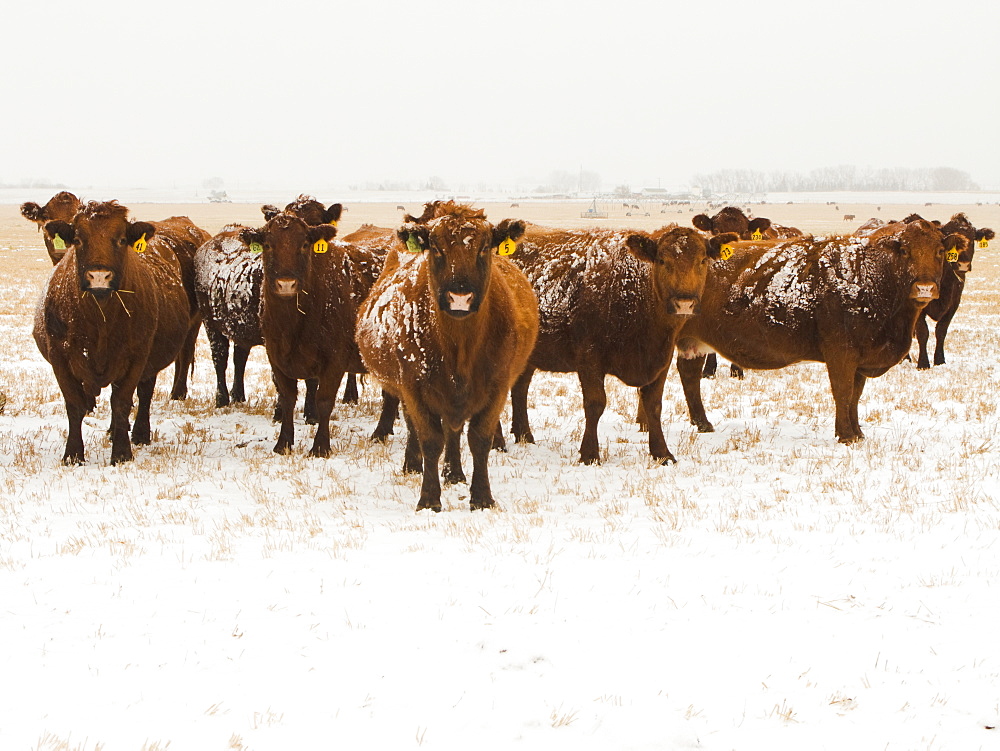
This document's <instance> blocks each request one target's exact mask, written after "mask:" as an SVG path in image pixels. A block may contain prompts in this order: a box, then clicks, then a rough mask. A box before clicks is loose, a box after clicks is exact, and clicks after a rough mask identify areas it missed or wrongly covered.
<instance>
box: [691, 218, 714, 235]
mask: <svg viewBox="0 0 1000 751" xmlns="http://www.w3.org/2000/svg"><path fill="white" fill-rule="evenodd" d="M691 224H693V225H694V227H695V229H700V230H701V231H702V232H711V231H712V220H711V219H709V217H708V215H707V214H698V215H697V216H693V217H691Z"/></svg>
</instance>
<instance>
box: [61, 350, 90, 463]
mask: <svg viewBox="0 0 1000 751" xmlns="http://www.w3.org/2000/svg"><path fill="white" fill-rule="evenodd" d="M53 370H54V371H55V374H56V380H57V381H58V382H59V389H60V390H61V391H62V394H63V401H65V403H66V419H67V421H68V422H69V431H68V432H67V434H66V450H65V451H64V452H63V458H62V460H63V464H83V462H84V456H83V416H84V415H85V414H87V413H88V412H89V411H90V410H91V409H93V406H94V405H93V402H94V397H93V396H91V395H89V394H87V393H86V392H85V391H84V388H83V384H82V383H80V382H79V381H77V380H75V379H73V378H72V377H70V375H69V368H67V367H65V366H61V367H56V368H53ZM60 372H62V373H65V375H60Z"/></svg>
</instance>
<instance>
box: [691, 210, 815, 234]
mask: <svg viewBox="0 0 1000 751" xmlns="http://www.w3.org/2000/svg"><path fill="white" fill-rule="evenodd" d="M691 224H693V225H694V226H695V227H697V228H698V229H700V230H701V231H702V232H707V233H708V234H710V235H719V234H722V233H724V232H735V233H736V234H737V235H739V236H740V239H741V240H777V239H781V238H790V237H801V236H802V232H801V231H800V230H798V229H796V228H795V227H783V226H781V225H780V224H773V223H772V222H771V220H770V219H765V218H764V217H756V218H754V219H750V218H748V217H747V215H746V214H744V213H743V210H742V209H739V208H737V207H735V206H726V207H725V208H723V209H721V210H720V211H719V212H718V213H717V214H716V215H715V216H713V217H709V216H708V215H707V214H697V215H696V216H693V217H691ZM755 235H759V237H755Z"/></svg>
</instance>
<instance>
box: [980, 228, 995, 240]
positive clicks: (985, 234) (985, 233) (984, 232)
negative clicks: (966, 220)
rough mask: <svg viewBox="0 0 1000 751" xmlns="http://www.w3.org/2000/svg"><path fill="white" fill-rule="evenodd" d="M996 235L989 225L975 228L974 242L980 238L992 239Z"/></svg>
mask: <svg viewBox="0 0 1000 751" xmlns="http://www.w3.org/2000/svg"><path fill="white" fill-rule="evenodd" d="M996 236H997V235H996V232H994V231H993V230H991V229H990V228H989V227H984V228H983V229H977V230H976V242H979V241H980V240H992V239H993V238H994V237H996Z"/></svg>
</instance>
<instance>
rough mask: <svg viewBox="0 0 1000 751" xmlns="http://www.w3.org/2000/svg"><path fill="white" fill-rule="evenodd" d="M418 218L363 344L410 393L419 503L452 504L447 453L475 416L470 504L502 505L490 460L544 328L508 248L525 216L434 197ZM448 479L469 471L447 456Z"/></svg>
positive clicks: (361, 317) (361, 321)
mask: <svg viewBox="0 0 1000 751" xmlns="http://www.w3.org/2000/svg"><path fill="white" fill-rule="evenodd" d="M427 209H428V210H427V211H425V212H424V217H422V220H421V221H413V217H407V224H404V225H403V227H402V228H401V229H400V230H399V239H400V241H401V242H402V243H403V244H404V245H405V246H406V247H407V248H408V249H409V250H411V251H413V252H414V253H415V255H412V256H407V257H403V258H401V257H400V255H401V254H403V253H404V251H402V250H400V251H393V252H391V253H390V255H389V258H388V259H387V260H386V264H385V268H384V269H383V271H382V275H381V276H380V277H379V280H378V281H377V282H376V283H375V286H374V287H373V288H372V291H371V294H370V295H369V297H368V299H367V300H366V301H365V302H364V303H363V304H362V306H361V310H360V311H359V314H358V330H357V338H358V347H359V349H360V350H361V354H362V357H363V359H364V361H365V364H366V365H367V366H368V368H369V370H370V371H371V373H372V374H373V375H374V376H375V377H376V378H377V379H378V380H379V381H381V383H382V385H383V387H384V388H385V389H386V390H387V391H389V392H391V393H393V394H395V395H396V396H398V397H399V398H400V399H402V401H403V407H404V413H405V416H406V422H407V427H408V428H409V435H408V437H407V444H406V458H405V461H404V466H403V468H404V471H410V472H421V471H422V472H423V482H422V485H421V488H420V501H419V503H418V505H417V509H418V510H420V509H424V508H429V509H432V510H434V511H440V510H441V479H440V477H439V475H438V462H439V460H440V457H441V452H442V450H443V449H444V446H445V443H446V442H447V443H449V444H450V445H456V446H457V443H458V434H459V433H460V432H461V430H462V426H463V425H464V424H465V423H466V422H468V423H469V431H468V440H469V447H470V449H471V451H472V460H473V473H472V484H471V487H470V501H469V505H470V507H471V508H473V509H481V508H489V507H492V506H493V505H494V499H493V494H492V491H491V489H490V481H489V470H488V466H487V461H488V456H489V451H490V446H491V444H492V441H493V434H494V429H495V426H496V425H497V424H498V420H499V417H500V412H501V411H502V409H503V406H504V402H505V401H506V399H507V393H508V392H509V391H510V388H511V386H513V384H514V380H515V379H516V378H517V376H518V375H519V374H520V373H521V371H522V370H523V369H524V365H525V363H526V362H527V359H528V355H529V354H530V353H531V349H532V347H533V346H534V343H535V337H536V335H537V333H538V306H537V301H536V300H535V295H534V293H533V292H532V290H531V285H530V284H529V283H528V281H527V279H525V277H524V274H523V273H522V272H521V271H520V270H519V269H517V267H515V266H514V265H513V264H512V263H511V262H510V261H508V260H507V259H506V258H503V257H499V256H497V255H496V253H497V251H498V248H499V246H501V245H502V244H506V243H508V242H510V243H511V244H513V243H514V242H515V241H516V240H517V239H518V238H519V237H520V236H521V234H522V233H523V232H524V222H521V221H514V220H510V219H505V220H503V221H502V222H500V224H498V225H496V226H494V225H492V224H491V223H490V222H489V221H487V219H486V216H485V214H484V213H483V212H482V211H481V210H474V209H472V208H470V207H469V206H462V205H458V204H454V203H452V202H447V203H440V202H437V203H434V204H428V206H427ZM444 476H445V480H446V481H447V482H455V481H461V480H462V479H464V474H463V473H462V468H461V465H460V464H458V465H457V466H456V465H455V464H454V463H453V461H452V458H450V457H448V456H446V461H445V467H444Z"/></svg>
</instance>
